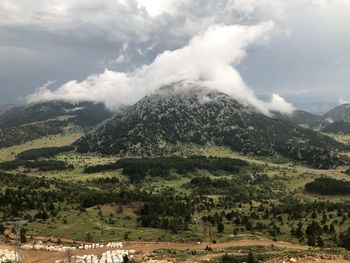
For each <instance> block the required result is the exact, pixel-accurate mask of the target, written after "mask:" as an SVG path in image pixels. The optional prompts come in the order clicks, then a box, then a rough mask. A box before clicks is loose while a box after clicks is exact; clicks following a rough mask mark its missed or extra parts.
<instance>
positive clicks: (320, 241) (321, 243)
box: [317, 236, 324, 247]
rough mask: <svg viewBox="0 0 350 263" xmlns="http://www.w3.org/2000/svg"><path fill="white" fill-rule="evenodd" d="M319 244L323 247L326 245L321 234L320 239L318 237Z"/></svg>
mask: <svg viewBox="0 0 350 263" xmlns="http://www.w3.org/2000/svg"><path fill="white" fill-rule="evenodd" d="M317 245H318V246H319V247H323V246H324V242H323V239H322V237H321V236H319V237H318V239H317Z"/></svg>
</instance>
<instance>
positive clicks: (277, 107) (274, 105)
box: [268, 94, 295, 114]
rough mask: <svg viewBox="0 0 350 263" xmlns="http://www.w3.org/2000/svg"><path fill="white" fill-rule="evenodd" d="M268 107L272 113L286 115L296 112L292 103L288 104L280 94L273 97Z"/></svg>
mask: <svg viewBox="0 0 350 263" xmlns="http://www.w3.org/2000/svg"><path fill="white" fill-rule="evenodd" d="M268 107H269V109H270V110H271V111H279V112H282V113H286V114H291V113H292V112H293V111H294V110H295V108H294V106H293V105H292V104H291V103H288V102H286V101H285V99H284V98H282V97H281V96H280V95H278V94H273V95H272V99H271V102H270V103H268Z"/></svg>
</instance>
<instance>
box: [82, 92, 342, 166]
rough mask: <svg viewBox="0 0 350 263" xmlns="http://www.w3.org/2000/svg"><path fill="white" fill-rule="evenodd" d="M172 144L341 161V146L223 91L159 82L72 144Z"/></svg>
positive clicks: (135, 148) (113, 148)
mask: <svg viewBox="0 0 350 263" xmlns="http://www.w3.org/2000/svg"><path fill="white" fill-rule="evenodd" d="M177 143H189V144H197V145H208V144H209V145H219V146H227V147H230V148H231V149H232V150H234V151H239V152H242V153H245V154H253V155H258V156H274V155H282V156H284V157H287V158H290V159H292V160H296V161H301V162H304V163H305V164H307V165H310V166H313V167H317V168H330V167H335V166H337V165H340V164H342V160H341V158H340V157H339V155H338V154H337V150H338V149H344V148H345V147H346V146H345V145H343V144H341V143H339V142H337V141H335V140H333V139H331V138H330V137H328V136H324V135H322V134H320V133H318V132H315V131H312V130H309V129H305V128H303V127H300V126H297V125H294V124H292V123H291V122H289V121H285V120H281V119H278V118H272V117H268V116H266V115H263V114H261V113H259V112H257V111H256V110H255V109H253V108H251V107H247V106H243V105H242V104H240V103H239V102H237V101H236V100H234V99H233V98H231V97H229V96H228V95H225V94H223V93H220V92H217V91H213V90H208V89H204V88H200V87H193V88H192V89H190V90H187V91H186V92H178V91H177V89H176V87H165V88H162V89H160V90H159V91H158V92H156V93H154V94H152V95H150V96H146V97H144V98H143V99H142V100H140V101H139V102H137V103H136V104H135V105H133V106H130V107H127V108H125V109H124V110H122V111H121V112H119V113H117V114H115V115H114V116H113V117H112V118H110V119H108V120H107V121H105V122H103V123H102V124H100V125H99V126H98V127H97V128H96V129H94V130H93V131H92V132H91V133H89V134H88V135H87V136H85V137H84V138H82V139H81V140H79V141H78V142H77V143H76V147H77V150H78V151H80V152H100V153H103V154H121V155H138V156H155V155H164V154H167V153H169V149H171V147H172V146H173V145H176V144H177Z"/></svg>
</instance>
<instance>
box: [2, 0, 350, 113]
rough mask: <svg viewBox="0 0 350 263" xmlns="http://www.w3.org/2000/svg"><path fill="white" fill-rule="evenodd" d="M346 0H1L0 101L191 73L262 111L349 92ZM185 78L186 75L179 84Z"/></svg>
mask: <svg viewBox="0 0 350 263" xmlns="http://www.w3.org/2000/svg"><path fill="white" fill-rule="evenodd" d="M349 12H350V1H348V0H293V1H290V0H89V1H84V0H30V1H29V0H16V1H13V0H2V1H0V95H1V96H0V103H1V104H5V103H21V102H26V101H29V102H30V101H37V100H43V99H44V100H47V99H57V98H58V99H69V100H81V99H86V100H96V101H103V102H105V103H106V105H107V106H108V107H110V108H112V109H114V108H118V107H120V106H121V105H124V104H132V103H135V102H136V101H137V100H139V99H140V98H141V97H142V96H144V95H147V94H149V93H151V92H153V91H154V90H156V89H157V88H159V87H160V86H162V85H167V84H170V83H172V82H178V81H186V82H187V83H200V84H201V85H206V86H209V87H211V88H217V89H219V90H220V91H223V92H226V93H228V94H229V95H232V96H233V97H235V98H236V99H238V100H240V101H241V102H243V103H247V104H251V105H253V106H254V107H256V108H257V109H259V110H260V111H262V112H264V113H267V114H268V112H269V111H271V110H280V111H281V112H286V113H289V112H290V111H291V110H292V109H294V108H302V109H306V110H309V111H312V112H317V113H322V112H325V111H326V110H328V109H329V108H330V107H332V106H334V105H337V104H340V103H346V102H348V101H350V88H349V86H348V83H350V74H349V71H350V52H349V51H348V49H349V47H350V29H349V26H350V16H349ZM183 86H184V87H186V86H187V85H183Z"/></svg>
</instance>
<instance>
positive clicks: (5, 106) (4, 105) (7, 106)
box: [0, 104, 15, 115]
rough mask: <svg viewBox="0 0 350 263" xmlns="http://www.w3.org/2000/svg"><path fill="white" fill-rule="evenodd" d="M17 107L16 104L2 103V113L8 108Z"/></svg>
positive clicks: (0, 105) (0, 106)
mask: <svg viewBox="0 0 350 263" xmlns="http://www.w3.org/2000/svg"><path fill="white" fill-rule="evenodd" d="M13 107H15V105H14V104H0V115H1V114H3V113H4V112H6V111H7V110H8V109H10V108H13Z"/></svg>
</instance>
